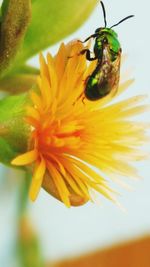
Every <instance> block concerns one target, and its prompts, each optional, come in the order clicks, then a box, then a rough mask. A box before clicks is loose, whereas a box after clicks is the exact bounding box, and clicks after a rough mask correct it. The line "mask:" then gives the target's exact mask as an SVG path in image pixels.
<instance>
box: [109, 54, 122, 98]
mask: <svg viewBox="0 0 150 267" xmlns="http://www.w3.org/2000/svg"><path fill="white" fill-rule="evenodd" d="M120 64H121V51H120V52H119V54H118V56H117V58H116V60H115V61H114V62H113V63H112V71H111V83H112V90H111V95H112V96H114V95H116V93H117V91H118V87H119V80H120Z"/></svg>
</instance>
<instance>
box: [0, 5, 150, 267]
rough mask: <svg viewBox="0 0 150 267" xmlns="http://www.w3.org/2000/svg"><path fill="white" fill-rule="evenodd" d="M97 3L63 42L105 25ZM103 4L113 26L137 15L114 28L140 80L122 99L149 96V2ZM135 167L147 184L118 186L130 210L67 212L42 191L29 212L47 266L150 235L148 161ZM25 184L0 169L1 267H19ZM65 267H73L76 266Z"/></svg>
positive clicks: (109, 207) (105, 206)
mask: <svg viewBox="0 0 150 267" xmlns="http://www.w3.org/2000/svg"><path fill="white" fill-rule="evenodd" d="M97 2H98V4H97V6H96V8H95V10H94V12H93V13H92V14H91V16H90V17H89V19H88V20H87V21H86V23H85V24H84V25H82V27H81V28H80V29H78V30H77V31H76V32H74V33H73V34H72V35H70V36H68V37H67V38H66V39H64V40H63V41H64V42H65V43H67V42H68V41H70V40H72V39H81V40H84V39H85V38H87V37H88V36H89V35H91V34H92V33H93V32H94V31H95V29H96V28H97V27H100V26H103V25H104V23H103V16H102V10H101V6H100V4H99V1H97ZM104 4H105V8H106V12H107V23H108V26H111V25H113V24H114V23H116V22H118V21H119V20H120V19H122V18H124V17H126V16H128V15H131V14H134V15H135V17H134V18H132V19H130V20H127V21H126V22H124V23H122V24H120V25H119V26H118V27H116V28H115V31H116V32H117V33H118V36H119V40H120V43H121V45H122V49H123V53H124V54H126V55H127V58H126V60H125V62H124V64H123V65H122V73H124V72H126V71H129V76H130V77H134V78H135V83H134V84H133V85H132V86H131V87H130V89H129V90H128V91H127V92H125V93H124V94H123V95H122V96H121V97H120V99H121V98H127V97H130V96H132V95H135V94H147V95H149V96H150V74H149V64H150V63H149V62H150V55H149V48H150V34H149V29H148V27H149V22H150V21H149V10H150V2H149V1H148V0H143V1H129V0H126V1H121V2H120V1H119V0H111V1H109V0H106V1H104ZM77 12H78V11H77ZM59 45H60V42H59V43H57V44H56V45H55V46H52V47H50V48H49V49H47V50H46V51H44V54H46V52H47V51H50V52H51V53H52V54H55V53H56V51H57V49H58V47H59ZM30 64H32V65H34V66H39V62H38V57H35V58H32V59H31V60H30ZM147 102H149V99H148V100H147ZM140 119H141V120H142V121H143V120H148V119H149V115H148V114H144V115H143V116H142V117H141V118H140ZM147 149H149V147H147ZM136 167H137V168H138V170H139V174H140V175H141V176H142V177H143V179H142V180H139V181H136V182H135V181H132V182H131V181H130V180H129V181H128V183H129V184H130V185H132V187H133V191H132V192H128V191H125V190H122V189H121V188H119V187H117V189H118V190H119V192H121V197H120V198H119V201H120V203H121V204H122V206H123V207H124V209H125V211H122V210H120V209H119V208H118V207H116V206H115V205H114V204H112V203H110V202H109V201H107V200H105V199H104V200H103V203H102V204H101V205H98V204H92V203H87V204H86V205H84V206H82V207H78V208H71V209H67V208H66V207H65V206H64V205H63V204H62V203H60V202H59V201H57V200H56V199H54V198H53V197H51V196H50V195H48V194H47V193H46V192H45V191H44V190H43V189H41V192H40V194H39V197H38V199H37V200H36V202H35V203H34V204H32V203H30V204H29V209H28V212H29V217H30V223H31V225H32V226H33V229H34V232H35V233H36V234H37V236H38V240H39V244H40V250H41V253H42V257H43V258H44V259H45V260H46V262H56V261H61V260H63V259H66V258H71V257H76V256H79V255H82V254H86V253H88V252H92V251H95V250H98V249H103V248H106V247H107V246H111V245H113V244H119V243H120V242H121V243H123V242H125V241H128V240H132V239H137V238H140V237H143V236H144V237H146V238H147V237H148V236H150V213H149V210H150V177H149V173H150V165H149V162H144V163H138V165H137V166H136ZM18 176H19V177H20V178H19V180H18ZM21 176H22V178H21ZM23 179H24V178H23V174H21V172H20V171H15V172H14V171H13V172H12V170H10V169H7V168H6V167H5V168H4V167H3V166H0V217H1V219H0V267H16V259H15V257H14V254H15V250H16V232H17V227H18V225H16V216H18V212H17V205H18V199H19V194H20V189H19V188H20V184H21V183H22V181H23ZM149 252H150V251H149ZM66 266H73V263H72V265H66ZM75 266H79V265H75ZM82 266H83V265H82ZM85 266H92V265H85ZM93 266H101V265H93ZM121 266H123V265H121ZM132 266H133V267H134V265H132ZM147 266H148V265H141V267H147ZM149 266H150V262H149ZM31 267H33V266H31Z"/></svg>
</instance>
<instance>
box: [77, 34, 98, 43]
mask: <svg viewBox="0 0 150 267" xmlns="http://www.w3.org/2000/svg"><path fill="white" fill-rule="evenodd" d="M97 36H98V34H97V33H94V34H92V35H90V36H89V37H88V38H86V39H85V40H84V41H83V42H82V41H80V40H78V42H80V43H82V44H83V43H86V42H87V41H88V40H90V39H91V38H96V37H97Z"/></svg>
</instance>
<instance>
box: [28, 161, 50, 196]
mask: <svg viewBox="0 0 150 267" xmlns="http://www.w3.org/2000/svg"><path fill="white" fill-rule="evenodd" d="M45 171H46V165H45V161H44V159H43V158H41V161H40V163H39V164H38V166H37V167H36V169H35V171H34V174H33V178H32V182H31V186H30V192H29V196H30V199H31V200H32V201H34V200H35V199H36V198H37V195H38V193H39V191H40V188H41V185H42V181H43V177H44V174H45Z"/></svg>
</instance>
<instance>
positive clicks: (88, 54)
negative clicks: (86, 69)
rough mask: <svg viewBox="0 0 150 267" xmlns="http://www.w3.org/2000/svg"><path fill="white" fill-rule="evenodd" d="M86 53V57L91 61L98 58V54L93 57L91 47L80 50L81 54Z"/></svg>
mask: <svg viewBox="0 0 150 267" xmlns="http://www.w3.org/2000/svg"><path fill="white" fill-rule="evenodd" d="M84 54H86V59H87V60H89V61H93V60H96V59H97V56H95V57H91V52H90V50H89V49H83V50H82V51H81V52H80V55H84Z"/></svg>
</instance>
